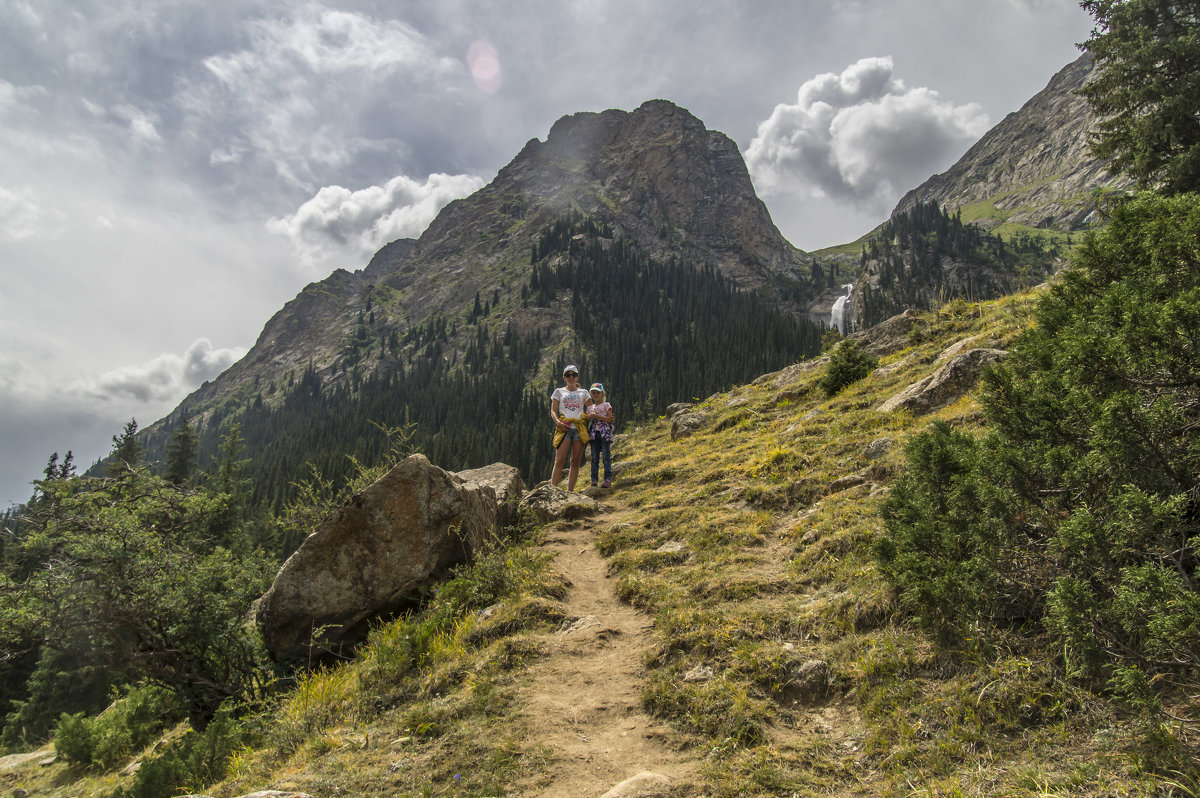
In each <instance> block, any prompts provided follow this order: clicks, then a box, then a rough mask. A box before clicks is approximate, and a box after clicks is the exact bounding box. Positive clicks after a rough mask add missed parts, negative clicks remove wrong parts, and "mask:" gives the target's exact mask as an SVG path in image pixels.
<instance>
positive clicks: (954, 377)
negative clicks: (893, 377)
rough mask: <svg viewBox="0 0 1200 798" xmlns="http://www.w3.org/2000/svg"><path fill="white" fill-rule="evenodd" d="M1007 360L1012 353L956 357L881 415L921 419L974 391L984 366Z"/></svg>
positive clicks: (986, 352)
mask: <svg viewBox="0 0 1200 798" xmlns="http://www.w3.org/2000/svg"><path fill="white" fill-rule="evenodd" d="M1006 357H1008V352H1006V351H1005V350H1003V349H971V350H969V351H967V352H963V353H962V354H959V355H955V356H954V357H952V358H950V360H949V361H948V362H947V363H946V364H945V365H944V366H942V367H941V368H939V369H938V370H937V371H935V372H934V373H933V374H932V375H931V376H929V377H926V378H925V379H923V380H921V381H920V382H914V383H913V384H912V385H910V386H908V387H907V388H905V389H904V390H903V391H901V392H900V393H898V394H896V395H895V396H892V397H891V398H889V399H887V400H886V401H884V403H883V404H881V405H880V406H879V407H878V408H877V409H878V410H879V412H881V413H888V412H891V411H892V410H908V411H911V412H912V413H913V415H918V416H919V415H922V414H924V413H929V412H932V411H934V410H937V409H938V408H939V407H942V406H944V405H948V404H950V403H951V402H953V401H954V400H956V399H958V398H959V397H960V396H962V395H964V394H966V393H967V392H968V391H970V390H971V389H972V388H974V387H975V383H976V382H978V381H979V375H980V374H981V373H983V367H984V366H986V365H987V364H989V363H997V362H999V361H1001V360H1004V358H1006Z"/></svg>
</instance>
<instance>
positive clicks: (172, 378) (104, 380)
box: [67, 338, 246, 403]
mask: <svg viewBox="0 0 1200 798" xmlns="http://www.w3.org/2000/svg"><path fill="white" fill-rule="evenodd" d="M245 354H246V350H245V349H243V348H241V347H230V348H225V349H214V348H213V345H212V342H210V341H209V340H208V339H207V338H199V339H197V340H196V342H195V343H193V344H192V345H191V346H190V347H189V348H188V350H187V351H186V352H184V353H183V354H182V355H176V354H162V355H158V356H157V357H155V358H153V359H151V360H148V361H146V362H145V363H142V364H140V365H136V366H123V367H121V368H118V369H114V370H112V371H108V372H105V373H104V374H100V375H98V376H95V377H88V378H84V379H82V380H78V381H76V382H74V383H72V384H71V385H69V386H68V387H67V392H68V393H71V394H76V395H79V396H84V397H88V398H91V399H100V400H104V401H127V400H130V399H132V400H134V401H137V402H142V403H151V402H153V403H160V402H178V401H179V400H181V399H182V398H183V397H184V395H185V394H186V393H187V392H188V391H190V390H192V389H194V388H197V387H199V386H200V385H201V384H202V383H203V382H204V381H205V380H210V379H213V378H214V377H216V376H217V375H218V374H220V373H221V372H222V371H224V370H225V369H227V368H229V367H230V366H231V365H233V364H234V363H235V362H237V361H238V360H239V359H240V358H241V357H242V356H243V355H245Z"/></svg>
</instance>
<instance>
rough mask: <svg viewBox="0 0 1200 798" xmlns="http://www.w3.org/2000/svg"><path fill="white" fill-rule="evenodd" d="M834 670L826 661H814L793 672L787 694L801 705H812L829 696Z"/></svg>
mask: <svg viewBox="0 0 1200 798" xmlns="http://www.w3.org/2000/svg"><path fill="white" fill-rule="evenodd" d="M832 687H833V669H832V668H831V667H829V663H828V662H826V661H825V660H820V659H812V660H809V661H807V662H805V663H804V664H803V665H800V666H799V667H797V668H796V669H795V670H794V671H792V675H791V682H790V684H789V685H788V687H787V690H786V694H787V696H788V697H789V698H791V699H792V700H793V701H795V702H797V703H800V704H811V703H814V702H816V701H819V700H820V699H822V698H825V697H826V696H828V695H829V693H830V691H831V690H832Z"/></svg>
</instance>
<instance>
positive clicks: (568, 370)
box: [563, 366, 579, 377]
mask: <svg viewBox="0 0 1200 798" xmlns="http://www.w3.org/2000/svg"><path fill="white" fill-rule="evenodd" d="M568 374H575V375H576V376H578V374H579V367H578V366H567V367H566V368H565V369H563V376H564V377H565V376H567V375H568Z"/></svg>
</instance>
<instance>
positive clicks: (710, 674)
mask: <svg viewBox="0 0 1200 798" xmlns="http://www.w3.org/2000/svg"><path fill="white" fill-rule="evenodd" d="M716 675H717V672H716V671H714V670H713V668H712V666H711V665H697V666H696V667H694V668H692V669H691V670H690V671H688V672H687V673H685V674H684V675H683V680H684V681H685V682H707V681H710V680H711V679H714V678H716Z"/></svg>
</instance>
